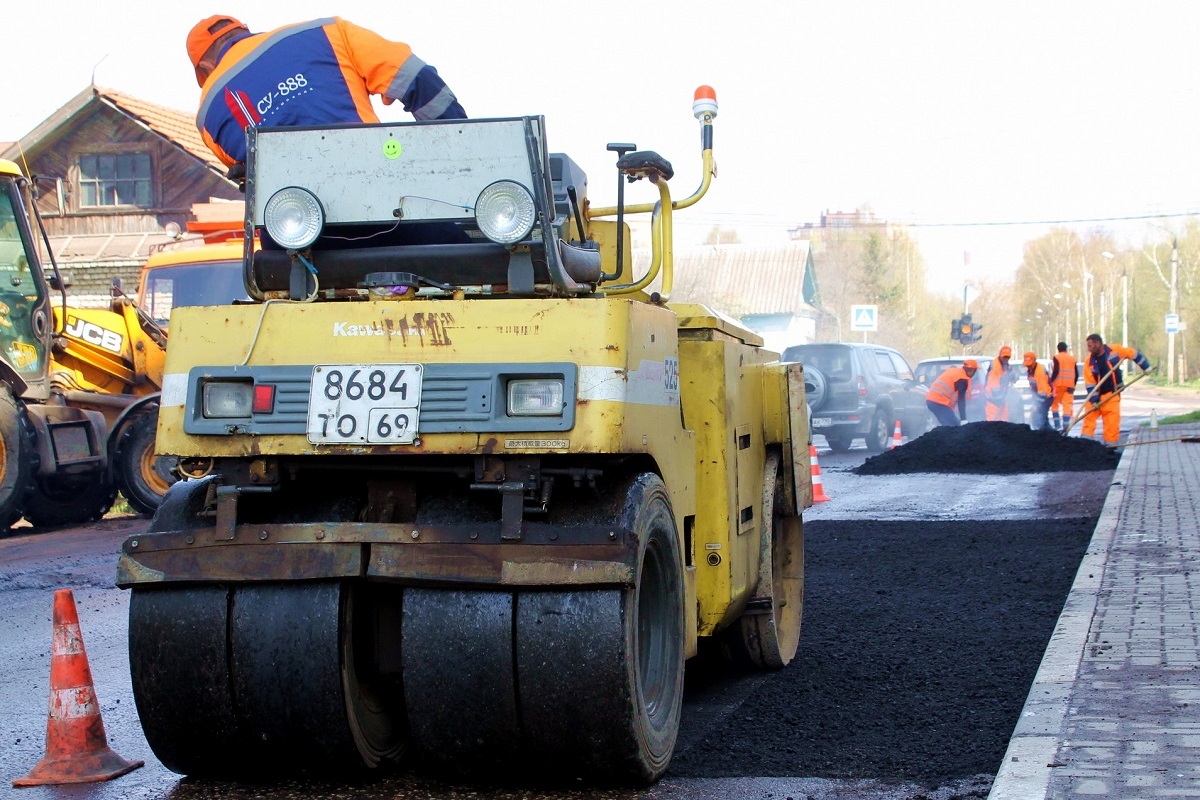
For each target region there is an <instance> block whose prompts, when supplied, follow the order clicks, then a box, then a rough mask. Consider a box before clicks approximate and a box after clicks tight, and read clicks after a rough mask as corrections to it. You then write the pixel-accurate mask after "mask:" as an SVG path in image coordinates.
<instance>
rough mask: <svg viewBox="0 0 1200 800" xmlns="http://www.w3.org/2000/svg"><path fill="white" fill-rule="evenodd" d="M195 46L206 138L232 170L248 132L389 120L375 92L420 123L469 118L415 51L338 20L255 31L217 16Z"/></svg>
mask: <svg viewBox="0 0 1200 800" xmlns="http://www.w3.org/2000/svg"><path fill="white" fill-rule="evenodd" d="M187 51H188V57H189V58H190V59H191V61H192V66H193V67H195V69H196V81H197V82H198V83H199V84H200V86H201V88H202V89H203V92H202V93H201V95H200V111H199V113H198V114H197V116H196V124H197V126H198V127H199V128H200V137H201V138H202V139H203V140H204V143H205V144H206V145H208V147H209V149H211V150H212V151H213V153H215V154H216V155H217V157H218V158H219V159H221V161H223V162H224V163H225V164H226V165H227V166H231V167H232V166H234V165H235V164H242V163H244V162H245V161H246V134H245V131H246V128H249V127H251V126H255V127H257V126H264V127H265V126H284V125H287V126H293V125H334V124H339V123H362V122H379V118H378V117H377V116H376V115H375V111H374V109H373V108H372V106H371V95H380V96H381V97H382V98H383V103H384V105H389V104H391V103H392V102H394V101H396V100H399V101H400V102H401V103H402V104H403V105H404V110H405V111H408V112H410V113H411V114H412V115H413V116H414V117H415V118H417V119H418V120H434V119H465V118H466V116H467V114H466V112H465V111H463V107H462V106H461V105H459V103H458V100H457V99H456V98H455V97H454V93H453V92H452V91H450V89H449V87H447V86H446V84H445V82H444V81H443V80H442V79H441V77H439V76H438V74H437V70H436V69H434V68H433V67H432V66H430V65H429V64H426V63H425V62H424V61H422V60H421V59H420V58H418V57H417V56H416V55H414V54H413V51H412V48H410V47H409V46H408V45H406V44H403V43H402V42H392V41H388V40H387V39H384V38H383V37H382V36H379V35H378V34H376V33H374V32H372V31H369V30H367V29H366V28H360V27H359V26H357V25H355V24H353V23H351V22H347V21H346V20H344V19H340V18H338V17H328V18H326V19H316V20H311V21H309V22H300V23H297V24H295V25H286V26H284V27H282V28H277V29H276V30H273V31H271V32H269V33H251V32H250V30H249V28H247V27H246V25H245V24H244V23H242V22H240V21H238V20H236V19H234V18H233V17H229V16H224V15H217V16H212V17H208V18H207V19H204V20H201V21H200V22H198V23H197V24H196V25H195V26H194V27H193V28H192V30H191V31H190V32H189V33H188V36H187Z"/></svg>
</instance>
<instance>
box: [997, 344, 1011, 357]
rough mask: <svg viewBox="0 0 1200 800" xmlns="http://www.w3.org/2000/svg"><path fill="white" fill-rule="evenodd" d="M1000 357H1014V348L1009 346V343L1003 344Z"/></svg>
mask: <svg viewBox="0 0 1200 800" xmlns="http://www.w3.org/2000/svg"><path fill="white" fill-rule="evenodd" d="M998 357H999V358H1012V348H1011V347H1009V346H1008V345H1004V346H1002V347H1001V348H1000V355H999V356H998Z"/></svg>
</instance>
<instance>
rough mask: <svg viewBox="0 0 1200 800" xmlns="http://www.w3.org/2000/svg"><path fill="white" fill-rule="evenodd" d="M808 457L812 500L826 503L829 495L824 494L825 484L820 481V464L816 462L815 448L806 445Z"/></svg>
mask: <svg viewBox="0 0 1200 800" xmlns="http://www.w3.org/2000/svg"><path fill="white" fill-rule="evenodd" d="M808 458H809V461H810V462H811V464H812V467H811V469H812V485H813V502H814V503H828V502H829V499H830V498H829V495H827V494H825V484H824V483H822V482H821V465H820V464H818V463H817V448H815V447H813V446H812V445H811V444H810V445H809V446H808Z"/></svg>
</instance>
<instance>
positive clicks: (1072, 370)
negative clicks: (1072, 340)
mask: <svg viewBox="0 0 1200 800" xmlns="http://www.w3.org/2000/svg"><path fill="white" fill-rule="evenodd" d="M1078 382H1079V363H1078V362H1077V361H1076V360H1075V356H1073V355H1071V354H1070V352H1068V349H1067V343H1066V342H1059V343H1058V352H1057V353H1055V354H1054V366H1052V367H1051V368H1050V387H1051V388H1052V389H1053V390H1054V399H1053V400H1052V401H1051V403H1050V411H1051V413H1052V414H1053V415H1054V429H1055V430H1059V431H1061V430H1062V429H1063V426H1064V425H1066V424H1068V423H1070V421H1071V418H1072V417H1074V415H1075V384H1076V383H1078ZM1064 420H1065V422H1064Z"/></svg>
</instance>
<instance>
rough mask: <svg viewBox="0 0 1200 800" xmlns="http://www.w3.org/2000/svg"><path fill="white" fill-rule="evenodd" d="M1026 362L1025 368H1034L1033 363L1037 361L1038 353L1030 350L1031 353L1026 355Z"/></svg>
mask: <svg viewBox="0 0 1200 800" xmlns="http://www.w3.org/2000/svg"><path fill="white" fill-rule="evenodd" d="M1024 361H1025V366H1027V367H1032V366H1033V362H1035V361H1037V353H1035V352H1033V351H1032V350H1030V351H1029V352H1027V353H1026V354H1025V357H1024Z"/></svg>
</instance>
